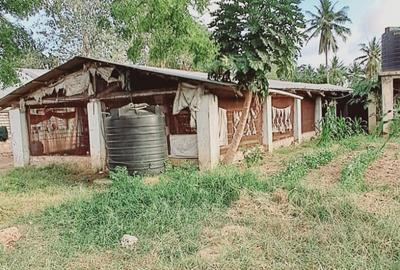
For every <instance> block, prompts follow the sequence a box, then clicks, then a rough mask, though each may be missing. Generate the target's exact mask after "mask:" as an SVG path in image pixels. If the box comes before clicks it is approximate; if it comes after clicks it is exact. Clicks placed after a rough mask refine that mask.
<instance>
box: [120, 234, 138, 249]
mask: <svg viewBox="0 0 400 270" xmlns="http://www.w3.org/2000/svg"><path fill="white" fill-rule="evenodd" d="M138 241H139V239H138V238H137V237H136V236H133V235H129V234H125V235H124V236H122V239H121V245H122V247H123V248H127V249H133V248H135V246H136V244H137V242H138Z"/></svg>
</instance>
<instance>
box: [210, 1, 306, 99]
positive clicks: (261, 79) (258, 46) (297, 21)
mask: <svg viewBox="0 0 400 270" xmlns="http://www.w3.org/2000/svg"><path fill="white" fill-rule="evenodd" d="M299 4H300V0H280V1H272V0H223V1H220V3H219V8H218V10H216V11H215V12H214V13H213V14H212V15H213V16H214V20H213V22H212V23H211V25H210V26H211V27H212V28H213V38H214V39H215V40H216V41H217V43H218V45H219V46H220V50H219V57H218V61H217V62H216V63H215V65H214V68H213V69H212V70H211V72H210V77H211V78H213V79H217V80H224V81H226V80H228V81H229V80H233V81H236V82H237V83H238V84H239V86H240V87H242V88H244V89H249V90H251V91H253V92H259V93H262V94H266V93H267V92H268V78H267V74H268V73H269V72H271V70H272V67H273V66H276V67H277V73H278V74H283V73H286V72H288V70H289V69H290V68H291V67H292V63H293V61H294V60H295V59H296V58H297V57H298V55H299V53H300V47H301V45H302V40H303V34H302V32H301V29H302V28H303V27H304V16H303V14H302V12H301V9H300V8H299V6H298V5H299Z"/></svg>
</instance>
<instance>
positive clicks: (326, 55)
mask: <svg viewBox="0 0 400 270" xmlns="http://www.w3.org/2000/svg"><path fill="white" fill-rule="evenodd" d="M325 70H326V71H325V72H326V83H329V61H328V48H326V49H325Z"/></svg>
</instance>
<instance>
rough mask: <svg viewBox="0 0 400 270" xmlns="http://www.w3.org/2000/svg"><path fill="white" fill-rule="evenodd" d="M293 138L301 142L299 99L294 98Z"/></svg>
mask: <svg viewBox="0 0 400 270" xmlns="http://www.w3.org/2000/svg"><path fill="white" fill-rule="evenodd" d="M293 128H294V140H295V141H296V142H298V143H301V139H302V131H301V99H298V98H295V99H294V125H293Z"/></svg>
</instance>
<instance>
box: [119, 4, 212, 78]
mask: <svg viewBox="0 0 400 270" xmlns="http://www.w3.org/2000/svg"><path fill="white" fill-rule="evenodd" d="M208 2H209V1H208V0H198V1H193V0H178V1H177V0H175V1H171V0H163V1H140V0H119V1H114V2H113V4H112V16H113V18H114V19H115V20H116V24H117V26H119V28H120V29H119V30H120V31H121V33H122V35H123V36H124V37H125V38H126V39H128V40H130V41H131V46H130V49H129V51H128V57H129V59H130V60H132V61H133V62H135V63H147V64H151V65H155V66H161V67H170V68H180V69H195V70H206V69H207V68H208V66H209V65H210V63H211V61H212V60H213V58H214V56H215V53H216V46H215V44H214V43H213V42H212V41H211V40H210V38H209V33H208V31H207V29H206V28H205V27H203V26H202V25H200V23H198V22H197V21H196V19H195V18H194V17H193V16H192V15H191V14H190V13H189V12H188V10H189V9H193V10H195V11H197V12H199V13H202V12H203V11H204V10H205V8H206V7H207V5H208Z"/></svg>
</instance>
